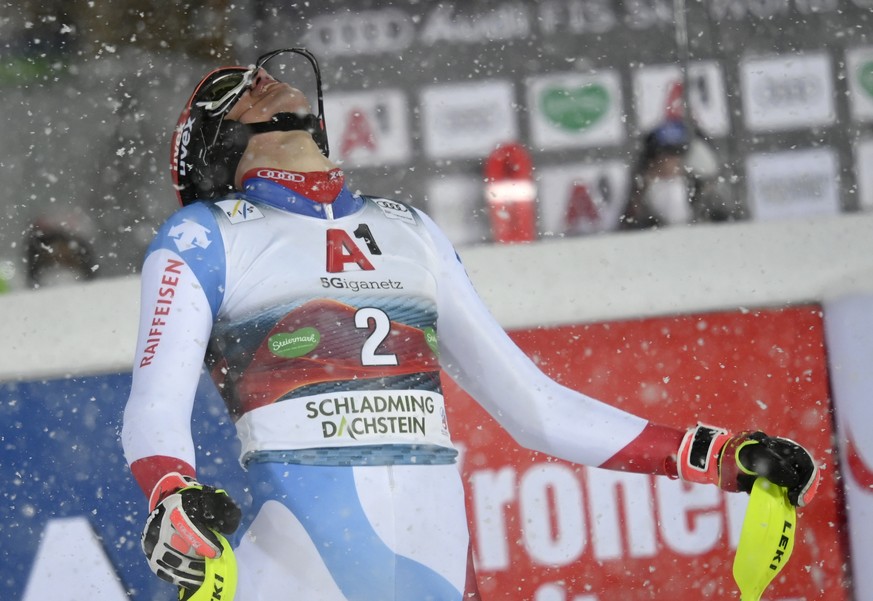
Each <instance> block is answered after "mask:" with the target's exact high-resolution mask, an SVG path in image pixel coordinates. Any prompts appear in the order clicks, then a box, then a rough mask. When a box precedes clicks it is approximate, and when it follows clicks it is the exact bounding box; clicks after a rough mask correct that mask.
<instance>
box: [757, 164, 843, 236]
mask: <svg viewBox="0 0 873 601" xmlns="http://www.w3.org/2000/svg"><path fill="white" fill-rule="evenodd" d="M839 183H840V180H839V165H838V161H837V155H836V153H835V152H834V151H833V150H832V149H830V148H815V149H809V150H789V151H784V152H774V153H772V154H771V153H765V154H753V155H750V156H749V157H748V158H747V159H746V187H747V190H748V203H749V209H750V211H751V213H752V216H753V217H754V218H755V219H757V220H768V219H783V218H788V217H811V216H819V215H835V214H837V213H839V212H840V185H839Z"/></svg>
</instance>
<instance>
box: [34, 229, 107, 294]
mask: <svg viewBox="0 0 873 601" xmlns="http://www.w3.org/2000/svg"><path fill="white" fill-rule="evenodd" d="M79 230H81V228H75V227H72V226H71V224H70V223H69V222H68V221H51V220H47V219H40V220H37V221H36V222H34V223H33V225H31V227H30V231H29V233H28V235H27V238H26V241H25V249H24V252H25V262H26V264H27V272H26V276H27V282H28V285H29V286H30V287H31V288H44V287H48V286H58V285H64V284H74V283H82V282H87V281H89V280H92V279H94V277H95V276H96V273H95V271H96V269H97V266H96V265H95V264H94V254H93V251H92V249H91V244H90V243H89V242H88V240H87V238H86V237H85V235H84V233H83V232H81V231H79Z"/></svg>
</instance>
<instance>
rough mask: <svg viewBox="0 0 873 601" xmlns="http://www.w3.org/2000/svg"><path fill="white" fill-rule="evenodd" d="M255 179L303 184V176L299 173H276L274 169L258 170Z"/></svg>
mask: <svg viewBox="0 0 873 601" xmlns="http://www.w3.org/2000/svg"><path fill="white" fill-rule="evenodd" d="M255 177H263V178H264V179H273V180H281V181H286V182H298V183H299V182H302V181H304V180H303V176H302V175H300V174H299V173H291V172H289V171H275V170H273V169H258V171H257V173H255Z"/></svg>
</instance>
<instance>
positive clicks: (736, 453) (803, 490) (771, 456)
mask: <svg viewBox="0 0 873 601" xmlns="http://www.w3.org/2000/svg"><path fill="white" fill-rule="evenodd" d="M677 468H678V472H679V477H680V478H682V479H683V480H685V481H686V482H700V483H704V484H717V485H718V486H719V487H720V488H721V489H722V490H726V491H730V492H739V491H743V492H751V490H752V485H753V484H754V483H755V479H756V478H759V477H763V478H766V479H767V480H769V481H770V482H772V483H774V484H777V485H779V486H784V487H785V488H787V489H788V500H789V501H791V503H792V504H793V505H796V506H800V507H803V506H805V505H807V504H809V502H810V501H812V498H813V497H814V496H815V493H816V491H817V490H818V486H819V481H820V480H821V473H820V472H819V469H818V466H817V465H816V464H815V460H813V458H812V455H811V454H810V453H809V451H807V450H806V449H805V448H803V447H802V446H800V445H799V444H797V443H796V442H794V441H793V440H789V439H787V438H779V437H773V436H767V435H766V434H764V433H763V432H740V433H739V434H732V433H730V432H728V431H727V430H724V429H722V428H716V427H714V426H706V425H703V424H698V425H697V426H696V427H694V428H691V429H690V430H688V432H687V433H686V434H685V437H684V438H683V439H682V444H680V445H679V457H678V460H677Z"/></svg>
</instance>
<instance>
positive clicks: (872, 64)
mask: <svg viewBox="0 0 873 601" xmlns="http://www.w3.org/2000/svg"><path fill="white" fill-rule="evenodd" d="M858 83H860V84H861V87H862V88H863V89H864V91H865V92H867V94H868V95H869V96H870V97H873V60H869V61H867V62H865V63H862V64H861V66H860V67H858Z"/></svg>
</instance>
